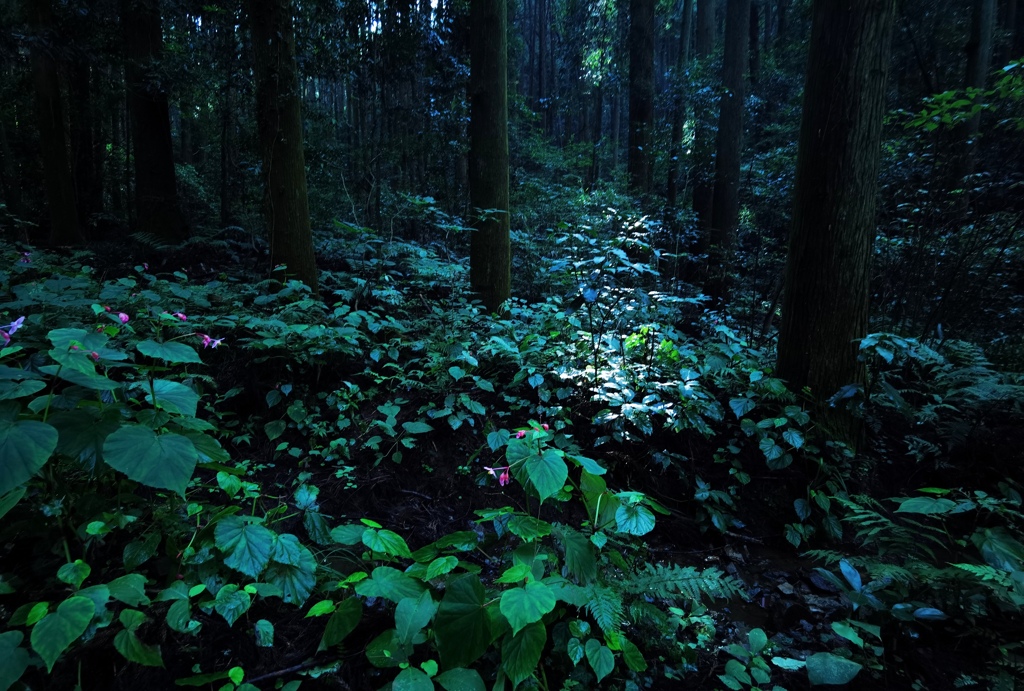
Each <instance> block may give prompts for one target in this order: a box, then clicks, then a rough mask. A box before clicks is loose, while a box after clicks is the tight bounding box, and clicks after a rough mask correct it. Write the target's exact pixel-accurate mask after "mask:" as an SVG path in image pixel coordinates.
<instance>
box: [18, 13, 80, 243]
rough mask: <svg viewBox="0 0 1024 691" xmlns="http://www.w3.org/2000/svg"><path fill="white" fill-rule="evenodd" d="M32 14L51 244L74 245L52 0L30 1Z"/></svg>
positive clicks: (74, 212)
mask: <svg viewBox="0 0 1024 691" xmlns="http://www.w3.org/2000/svg"><path fill="white" fill-rule="evenodd" d="M29 2H30V5H29V17H30V21H31V24H32V26H33V28H34V29H35V30H36V32H37V40H36V42H35V43H34V45H33V47H32V77H33V84H34V86H35V101H36V112H35V120H36V126H37V127H38V128H39V145H40V148H41V149H42V154H43V173H44V174H45V180H46V199H47V203H48V206H49V211H50V244H53V245H73V244H77V243H79V242H81V241H82V232H81V227H80V226H79V222H78V201H77V198H76V195H75V179H74V176H73V175H72V172H71V163H70V156H69V150H68V139H67V134H66V129H65V124H66V123H65V119H64V106H63V103H62V101H61V89H60V74H59V72H58V68H57V61H56V60H54V58H53V55H52V54H51V52H50V51H51V49H52V47H53V45H54V37H53V35H52V34H51V31H52V29H53V11H52V7H51V5H50V0H29Z"/></svg>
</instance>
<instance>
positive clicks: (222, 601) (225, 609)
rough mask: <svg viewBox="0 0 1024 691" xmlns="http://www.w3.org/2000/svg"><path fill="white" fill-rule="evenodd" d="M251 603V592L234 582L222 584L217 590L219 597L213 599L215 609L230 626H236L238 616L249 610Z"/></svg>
mask: <svg viewBox="0 0 1024 691" xmlns="http://www.w3.org/2000/svg"><path fill="white" fill-rule="evenodd" d="M251 605H252V598H251V597H249V593H247V592H245V591H244V590H242V589H240V588H239V587H238V586H237V585H235V584H234V583H229V584H227V585H224V586H221V589H220V590H219V591H217V599H216V600H214V601H213V609H214V610H216V612H217V614H219V615H221V616H222V617H224V620H225V621H226V622H227V623H228V626H234V625H235V622H236V621H238V618H239V617H240V616H242V615H243V614H245V613H246V612H248V611H249V607H250V606H251Z"/></svg>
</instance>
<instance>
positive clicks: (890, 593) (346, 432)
mask: <svg viewBox="0 0 1024 691" xmlns="http://www.w3.org/2000/svg"><path fill="white" fill-rule="evenodd" d="M588 238H589V239H588ZM591 239H592V240H593V242H591ZM566 241H567V242H568V241H569V240H568V239H567V240H566ZM338 242H339V247H338V248H336V251H338V252H347V251H348V250H345V249H344V246H343V243H342V242H341V241H338ZM345 242H348V243H357V242H358V243H366V244H365V248H364V251H363V252H362V253H361V255H360V256H363V257H364V264H365V265H364V266H363V267H361V268H356V269H354V270H352V271H351V272H349V273H345V272H335V273H332V274H331V275H329V276H328V277H327V279H326V280H325V283H327V284H328V285H331V286H333V288H332V291H333V294H334V298H333V300H332V299H331V298H328V299H327V301H326V302H320V301H317V300H314V299H312V298H310V296H309V292H308V289H306V288H305V287H304V286H302V285H301V284H296V283H287V284H272V283H269V282H266V283H260V282H259V281H256V280H252V281H247V280H242V279H240V278H238V277H230V276H229V275H227V274H209V273H208V274H207V275H205V276H203V277H202V278H191V277H190V275H191V274H193V273H195V272H194V271H192V270H188V271H186V270H170V269H168V270H159V269H152V268H151V267H150V266H149V265H147V264H143V263H140V264H139V265H138V266H135V267H130V266H129V267H122V271H121V272H120V273H110V274H108V275H113V276H115V277H114V278H107V279H105V280H101V279H100V278H99V277H98V274H97V272H96V271H95V270H93V269H91V268H90V267H89V266H88V264H83V260H88V257H76V258H69V259H66V258H62V257H59V256H56V255H49V254H47V253H43V252H38V251H33V252H32V254H31V255H30V256H31V261H29V262H24V261H20V260H18V259H17V258H18V257H20V258H23V256H22V255H19V254H15V253H13V252H11V253H10V254H11V255H12V257H16V259H14V261H12V268H11V269H10V270H9V271H8V272H7V273H6V274H4V275H3V287H4V290H5V292H6V296H7V298H8V299H7V302H6V303H5V304H4V305H3V306H0V309H3V310H5V311H6V312H7V316H5V317H4V318H3V321H4V325H2V326H0V333H2V334H3V336H0V338H3V340H4V345H3V348H2V349H0V519H2V523H0V544H2V550H3V551H2V552H0V689H3V690H5V689H8V688H16V689H20V688H55V689H57V688H59V689H64V688H76V687H80V688H82V689H92V688H97V689H99V688H104V689H106V688H137V687H139V686H141V685H149V686H153V687H157V688H164V687H166V688H170V687H172V686H182V687H196V688H211V689H254V688H256V689H270V688H274V689H278V688H280V689H296V688H300V687H302V688H346V687H348V688H390V689H393V690H402V689H406V690H408V689H414V690H418V689H445V690H446V691H452V690H453V689H484V688H487V689H490V688H506V689H512V688H542V689H591V688H594V689H596V688H608V689H642V688H653V689H659V688H679V685H680V684H682V685H685V686H689V685H694V686H699V685H702V684H703V685H704V687H709V688H729V689H746V688H765V689H771V688H805V687H807V686H808V685H809V684H825V685H829V684H831V685H835V684H843V683H851V684H863V685H867V686H870V685H874V684H878V685H881V684H883V683H887V684H889V685H890V686H892V685H893V684H892V683H891V679H890V677H889V676H888V675H897V676H896V677H895V678H897V679H901V680H905V681H906V685H907V686H910V685H912V684H914V683H919V684H920V683H924V682H922V681H920V680H921V679H923V678H925V677H922V676H921V674H922V673H921V672H918V671H915V670H916V669H918V668H917V667H915V666H914V665H913V664H909V665H908V663H907V660H908V659H909V660H911V661H912V660H913V658H912V656H911V655H909V654H908V652H907V646H908V645H913V644H912V643H908V642H911V641H920V640H921V638H922V637H930V638H933V639H935V640H942V639H943V637H945V636H950V637H951V638H952V637H955V636H956V635H957V634H956V632H957V631H964V630H970V631H979V632H980V631H986V630H991V631H997V630H998V628H997V627H998V626H1002V625H1004V624H1005V625H1007V626H1009V625H1012V623H1013V622H1014V621H1019V609H1020V602H1019V600H1020V597H1019V595H1020V590H1021V585H1020V583H1019V582H1018V581H1019V580H1020V579H1019V574H1020V573H1021V572H1022V568H1021V561H1022V559H1024V548H1022V547H1021V546H1020V542H1019V541H1018V539H1017V538H1016V537H1015V534H1016V532H1017V531H1018V530H1019V526H1020V494H1019V492H1018V490H1017V489H1015V487H1017V486H1016V485H1015V484H1014V483H1013V481H1012V480H1007V481H1006V482H1004V483H1003V484H1002V485H1000V486H999V487H1000V488H999V489H998V491H997V492H983V491H981V490H967V489H964V490H960V489H939V488H937V487H933V488H931V489H927V488H926V490H925V491H924V492H923V493H920V494H918V495H915V496H913V497H900V498H898V500H897V501H895V502H890V503H889V505H888V506H887V505H886V503H885V502H883V503H878V502H875V501H873V500H870V499H869V498H865V497H864V496H862V495H860V494H856V493H851V492H850V491H849V487H850V486H851V485H855V486H858V487H863V486H865V485H866V484H867V483H869V482H870V476H871V473H872V472H876V471H873V470H872V467H871V465H870V462H869V459H866V458H864V457H863V456H856V455H855V454H853V453H852V452H851V451H850V449H848V448H846V447H845V446H843V445H840V444H835V443H833V442H831V441H830V440H828V439H827V437H824V436H823V435H822V434H821V432H820V430H817V429H816V428H815V426H814V420H813V414H812V413H811V412H809V410H808V409H807V407H806V406H805V405H804V402H803V400H802V398H801V397H800V396H799V395H797V394H794V393H793V392H790V391H788V390H787V389H786V387H785V385H784V384H783V383H782V382H781V381H780V380H778V379H777V378H775V377H774V376H773V374H772V368H771V365H770V358H769V357H767V356H766V353H765V352H764V350H762V349H759V348H756V347H752V346H751V345H750V344H749V342H748V341H747V339H745V338H744V337H742V336H741V335H740V330H739V329H737V328H733V325H732V324H731V323H730V322H729V320H723V319H722V318H720V316H717V315H710V316H708V317H701V316H699V314H700V312H699V310H700V309H701V308H700V300H699V299H688V298H682V297H678V296H672V295H668V294H661V293H658V292H657V291H651V289H650V286H649V285H648V284H647V283H646V282H647V281H654V280H656V279H657V272H656V271H654V270H653V269H652V268H650V267H647V268H644V266H640V265H638V262H637V261H634V260H633V259H631V258H630V257H629V255H628V254H627V253H626V251H625V250H623V252H622V254H618V253H614V252H612V253H607V252H606V251H605V250H606V249H607V248H605V247H604V246H603V244H602V243H603V242H605V241H604V240H601V239H600V238H596V237H595V238H590V236H588V235H586V234H580V235H579V236H578V237H576V238H575V239H572V242H573V243H576V244H574V247H573V249H572V252H573V253H576V254H575V259H574V261H573V262H569V263H564V262H562V260H561V259H560V258H558V257H552V258H551V259H550V261H551V262H552V265H553V266H562V269H561V271H563V273H562V274H560V275H559V276H558V277H557V279H554V280H557V283H558V285H560V286H562V287H563V288H565V287H566V286H570V288H569V290H570V298H566V299H562V298H559V297H554V296H553V297H549V298H547V299H546V300H545V301H543V302H540V303H534V304H526V303H521V302H513V303H512V304H511V305H510V309H509V312H508V313H507V314H506V315H503V316H501V317H498V318H493V317H488V316H486V315H483V314H481V313H480V311H479V309H478V307H476V306H475V305H473V304H472V303H471V302H470V301H469V300H467V299H466V297H465V296H464V295H462V294H460V292H459V291H461V290H462V287H461V286H462V283H461V280H462V279H461V278H460V276H461V273H460V269H459V267H458V265H457V264H454V265H453V264H446V263H445V262H443V261H441V260H440V259H439V258H438V257H437V256H436V255H434V254H432V253H431V252H430V251H428V250H426V249H424V248H421V247H418V246H416V245H414V244H411V243H402V242H398V241H395V242H392V243H381V242H377V241H374V240H373V239H372V238H364V237H359V238H349V239H348V240H346V241H345ZM611 247H612V248H615V247H619V248H622V247H625V248H626V249H629V251H634V250H635V249H636V248H635V247H634V248H633V249H630V247H632V246H631V245H629V244H628V243H626V242H625V241H623V240H613V241H611ZM586 252H592V253H593V254H592V256H589V257H588V256H587V255H586ZM580 253H583V254H580ZM353 254H355V253H354V252H353ZM602 255H603V256H606V257H610V258H611V259H609V260H608V261H609V262H611V263H610V264H607V265H608V266H609V267H611V268H610V269H609V271H607V272H603V273H601V272H596V271H593V270H591V268H592V267H601V266H605V264H606V263H605V262H602V261H600V257H601V256H602ZM581 262H582V263H581ZM634 265H636V266H634ZM612 269H614V270H612ZM440 279H443V280H444V281H446V282H447V283H448V284H450V285H451V286H452V288H453V290H452V291H451V292H450V293H447V294H446V297H444V298H443V299H441V300H440V301H439V302H438V303H437V304H433V305H431V304H425V303H424V301H423V300H418V299H413V298H412V296H414V295H416V294H423V293H424V292H425V291H427V290H430V289H431V287H430V286H433V285H434V284H435V283H436V282H437V281H438V280H440ZM403 281H404V283H403ZM573 296H574V297H573ZM686 310H695V311H694V312H691V313H692V314H696V315H698V316H697V318H696V322H695V323H696V324H697V325H698V327H697V328H698V329H699V333H697V334H696V335H688V333H687V330H691V331H692V328H693V327H692V325H690V326H688V325H686V324H681V323H679V322H678V320H676V319H675V318H674V315H678V314H679V313H680V312H681V311H686ZM863 352H864V353H865V358H866V359H867V360H869V362H870V364H871V365H872V371H873V373H874V376H873V379H872V386H871V388H870V389H869V390H868V391H865V392H854V393H853V394H852V395H851V396H850V397H849V402H851V403H853V404H854V406H855V409H856V410H857V411H859V412H858V414H861V415H863V416H864V418H865V421H866V422H865V424H867V425H876V426H883V425H884V426H888V427H890V428H893V429H898V427H894V422H893V418H892V416H893V415H900V416H910V418H911V419H912V420H913V422H914V424H913V425H912V427H911V429H912V434H908V435H907V436H906V437H905V438H904V439H902V441H904V442H905V443H906V444H907V448H908V449H909V450H911V451H912V452H913V453H915V454H917V455H918V460H917V461H916V462H917V463H927V462H930V461H932V460H933V459H935V458H938V457H940V456H941V450H940V445H941V443H942V442H943V440H945V439H949V438H951V436H952V432H953V431H956V430H962V429H963V424H964V420H967V421H970V422H971V424H975V425H977V424H978V423H977V419H978V417H977V416H978V415H979V412H978V411H986V414H987V415H988V416H989V417H990V418H992V416H993V415H1009V416H1010V417H1011V419H1012V416H1013V415H1014V414H1015V412H1014V409H1013V403H1012V401H1013V400H1014V398H1013V397H1014V395H1015V394H1014V392H1015V391H1016V390H1017V389H1015V388H1014V387H1015V386H1017V384H1016V380H1015V379H1014V378H1013V377H1012V376H1011V375H1004V374H1001V373H999V372H996V371H995V370H993V369H991V367H989V366H987V365H985V364H983V362H981V361H979V360H978V359H977V358H976V357H975V358H972V357H970V354H969V353H965V352H964V351H963V350H962V349H960V350H955V351H950V357H948V358H947V357H945V356H943V355H942V354H940V353H938V352H936V351H934V350H931V349H929V348H927V347H925V346H923V345H921V344H918V343H916V342H913V341H908V340H901V339H898V337H894V336H891V335H885V334H877V335H875V336H873V337H872V338H870V339H868V340H867V341H866V342H865V343H864V344H863ZM915 416H916V417H915ZM766 483H775V484H773V485H768V484H766ZM765 486H772V487H778V488H779V489H777V490H774V491H772V492H765V491H762V490H763V488H764V487H765ZM752 516H753V517H754V519H753V520H761V521H762V522H763V523H764V529H763V530H758V531H756V532H754V533H753V534H754V536H755V540H768V541H770V542H771V543H772V544H774V545H777V549H788V550H790V551H791V552H792V553H795V552H793V551H794V550H806V549H813V550H815V551H813V552H810V553H809V556H810V557H813V558H815V559H816V560H817V561H810V560H808V561H807V562H806V564H807V566H806V573H808V574H810V573H814V574H816V575H815V577H814V582H815V583H817V584H819V585H818V586H817V587H821V588H826V589H827V590H828V592H827V594H826V596H825V599H824V600H821V599H820V596H819V601H818V602H819V606H820V602H822V601H824V602H827V603H830V604H828V606H827V607H826V608H825V609H823V610H822V613H821V614H820V615H819V616H818V617H817V618H815V617H811V618H812V619H815V620H814V621H809V622H806V627H805V626H804V625H803V624H801V625H799V626H794V624H795V622H789V623H788V624H787V623H786V621H787V620H785V619H783V620H780V621H774V622H773V621H769V622H768V623H769V624H774V625H775V627H774V628H772V626H769V625H768V624H764V623H762V624H761V625H758V626H754V625H750V624H747V623H746V622H745V621H744V620H743V615H740V614H737V615H733V614H730V613H727V611H726V609H727V608H728V609H730V611H732V607H733V605H735V604H737V603H738V602H739V601H741V600H743V599H744V598H746V597H748V596H752V597H753V601H752V603H751V604H750V605H748V606H751V607H761V606H767V605H764V604H763V603H766V602H768V600H769V599H771V598H772V597H775V595H770V596H766V595H765V587H764V584H763V583H760V582H758V578H759V577H757V576H755V575H752V574H750V573H745V572H744V569H743V568H742V562H741V561H736V560H734V559H733V558H731V557H729V558H728V559H726V560H724V561H723V559H722V558H721V556H720V555H721V554H723V552H722V546H723V544H724V545H725V546H726V547H728V545H729V543H730V541H731V540H733V539H734V536H737V535H739V536H744V535H746V534H748V533H751V527H750V526H751V517H752ZM758 516H761V517H763V518H760V519H758V518H757V517H758ZM918 517H920V520H918ZM683 544H686V545H687V546H686V549H685V550H683V549H682V546H683ZM731 549H732V548H729V550H731ZM744 549H745V548H744ZM728 553H729V551H726V552H725V554H728ZM815 567H816V568H817V569H819V570H818V571H814V570H813V569H814V568H815ZM786 578H787V579H788V580H787V581H786V582H788V581H799V580H800V579H801V576H799V575H787V577H786ZM808 578H809V576H808ZM774 588H775V586H774V585H772V586H771V589H770V590H774ZM766 598H767V599H766ZM799 604H801V605H802V603H799ZM797 609H799V608H797ZM794 611H795V610H794ZM807 627H810V628H807ZM1006 630H1012V628H1008V629H1006ZM994 635H996V636H997V637H996V638H995V639H994V640H995V641H998V642H997V643H995V642H994V643H993V644H992V645H987V644H980V645H979V646H978V648H977V651H978V653H979V655H978V659H977V660H975V661H974V664H973V665H971V666H970V669H964V670H957V673H956V674H955V675H954V678H956V679H957V681H958V683H959V684H962V685H969V684H970V683H973V682H976V683H989V682H992V683H993V684H1003V686H998V687H999V688H1008V687H1006V686H1005V684H1006V683H1011V684H1012V682H1013V678H1014V675H1015V674H1016V671H1015V670H1016V666H1017V664H1018V662H1019V657H1018V655H1019V651H1018V649H1017V647H1016V642H1015V641H1014V639H1013V637H1012V636H1006V635H1003V636H999V635H998V634H994ZM900 675H902V676H900ZM886 679H890V681H886ZM1007 680H1009V681H1007ZM896 687H899V686H898V684H897V685H896ZM933 687H934V685H933Z"/></svg>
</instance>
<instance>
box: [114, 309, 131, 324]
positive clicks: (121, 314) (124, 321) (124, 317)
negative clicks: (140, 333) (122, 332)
mask: <svg viewBox="0 0 1024 691" xmlns="http://www.w3.org/2000/svg"><path fill="white" fill-rule="evenodd" d="M117 318H118V319H120V320H121V323H122V324H127V323H128V319H129V317H128V315H127V314H125V313H124V312H118V313H117Z"/></svg>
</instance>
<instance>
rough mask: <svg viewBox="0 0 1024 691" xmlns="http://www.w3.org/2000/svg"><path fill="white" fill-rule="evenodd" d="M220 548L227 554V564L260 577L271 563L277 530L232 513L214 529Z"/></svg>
mask: <svg viewBox="0 0 1024 691" xmlns="http://www.w3.org/2000/svg"><path fill="white" fill-rule="evenodd" d="M213 536H214V541H215V543H216V545H217V549H219V550H220V551H222V552H224V553H225V554H227V558H225V559H224V563H225V564H226V565H227V566H229V567H231V568H232V569H235V570H236V571H240V572H241V573H244V574H245V575H246V576H249V577H251V578H256V577H258V576H259V575H260V574H261V573H262V572H263V569H265V568H266V567H267V564H269V563H270V553H271V550H272V549H273V548H274V537H275V535H274V533H273V532H272V531H270V530H268V529H267V528H265V527H263V526H261V525H258V524H256V523H249V522H247V521H245V520H244V519H243V518H242V517H241V516H228V517H226V518H223V519H221V520H220V522H218V523H217V526H216V528H214V532H213Z"/></svg>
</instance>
